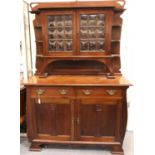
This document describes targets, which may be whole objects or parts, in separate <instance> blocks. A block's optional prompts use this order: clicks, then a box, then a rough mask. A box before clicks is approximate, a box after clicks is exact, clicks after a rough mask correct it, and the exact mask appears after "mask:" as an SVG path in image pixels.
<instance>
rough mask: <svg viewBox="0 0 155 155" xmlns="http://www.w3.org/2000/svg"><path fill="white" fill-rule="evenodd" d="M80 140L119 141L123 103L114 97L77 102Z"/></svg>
mask: <svg viewBox="0 0 155 155" xmlns="http://www.w3.org/2000/svg"><path fill="white" fill-rule="evenodd" d="M77 109H78V111H77V122H76V125H77V133H76V138H77V140H80V141H102V142H104V141H107V140H108V141H119V138H120V131H119V130H120V121H121V120H120V119H121V110H122V103H121V102H120V101H119V100H112V99H81V100H79V101H78V104H77Z"/></svg>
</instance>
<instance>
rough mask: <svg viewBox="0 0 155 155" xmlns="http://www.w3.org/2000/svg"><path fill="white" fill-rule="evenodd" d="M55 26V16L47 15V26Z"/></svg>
mask: <svg viewBox="0 0 155 155" xmlns="http://www.w3.org/2000/svg"><path fill="white" fill-rule="evenodd" d="M54 26H56V17H55V16H48V27H54Z"/></svg>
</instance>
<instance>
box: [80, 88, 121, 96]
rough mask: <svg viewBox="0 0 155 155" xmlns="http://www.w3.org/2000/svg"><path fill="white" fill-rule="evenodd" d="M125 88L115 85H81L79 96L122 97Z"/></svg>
mask: <svg viewBox="0 0 155 155" xmlns="http://www.w3.org/2000/svg"><path fill="white" fill-rule="evenodd" d="M122 95H123V90H122V89H121V88H115V87H80V88H78V89H77V96H78V97H122Z"/></svg>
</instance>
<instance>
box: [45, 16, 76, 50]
mask: <svg viewBox="0 0 155 155" xmlns="http://www.w3.org/2000/svg"><path fill="white" fill-rule="evenodd" d="M47 20H48V39H49V44H48V50H49V52H58V51H64V52H71V51H72V50H73V47H72V46H73V45H72V44H73V36H72V34H73V32H72V15H50V16H48V19H47Z"/></svg>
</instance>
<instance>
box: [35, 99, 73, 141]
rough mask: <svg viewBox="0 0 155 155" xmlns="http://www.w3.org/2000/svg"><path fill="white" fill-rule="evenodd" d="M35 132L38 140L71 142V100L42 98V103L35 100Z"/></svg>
mask: <svg viewBox="0 0 155 155" xmlns="http://www.w3.org/2000/svg"><path fill="white" fill-rule="evenodd" d="M32 103H33V104H32V109H33V113H34V120H35V122H34V123H33V124H34V126H33V128H34V129H33V131H34V132H35V134H36V136H37V138H47V137H48V138H49V139H52V140H70V139H71V137H72V127H71V118H72V112H71V109H72V104H71V100H69V99H54V98H42V99H41V103H40V104H39V103H38V100H37V99H33V102H32Z"/></svg>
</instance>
